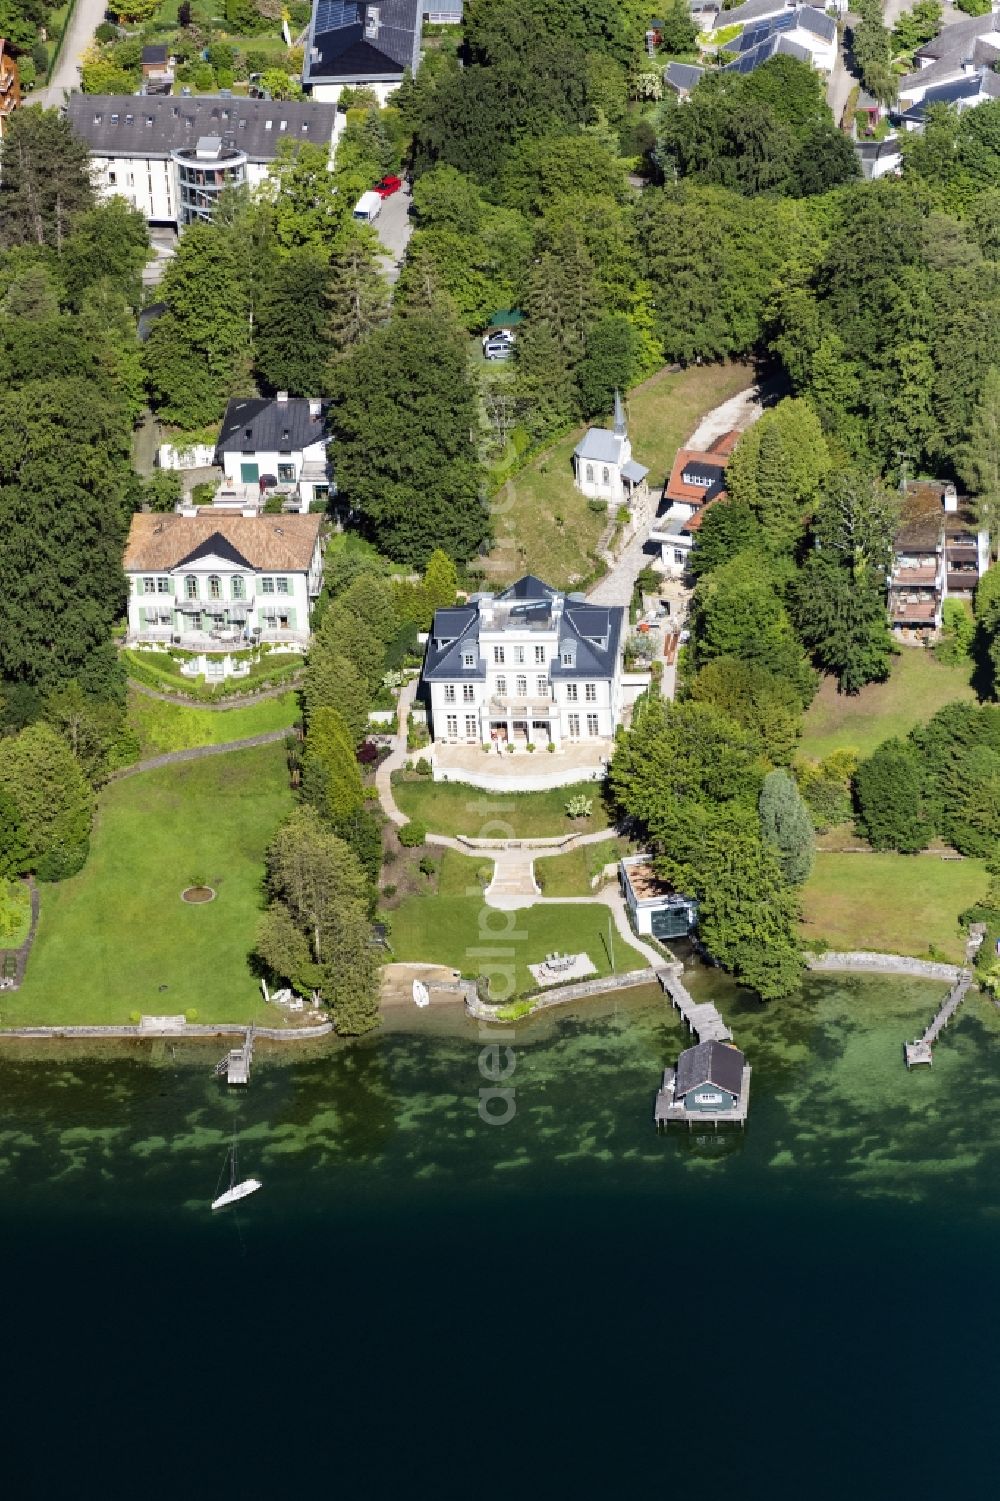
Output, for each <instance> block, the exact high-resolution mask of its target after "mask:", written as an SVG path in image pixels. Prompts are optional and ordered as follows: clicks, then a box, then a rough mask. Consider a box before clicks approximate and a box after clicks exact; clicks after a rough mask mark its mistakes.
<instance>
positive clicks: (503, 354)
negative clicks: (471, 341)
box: [483, 328, 514, 360]
mask: <svg viewBox="0 0 1000 1501" xmlns="http://www.w3.org/2000/svg"><path fill="white" fill-rule="evenodd" d="M513 353H514V335H513V334H512V333H511V331H510V329H509V328H498V329H494V331H493V332H492V333H489V334H484V335H483V355H484V357H485V358H486V359H488V360H509V359H510V357H511V355H512V354H513Z"/></svg>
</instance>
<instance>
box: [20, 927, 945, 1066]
mask: <svg viewBox="0 0 1000 1501" xmlns="http://www.w3.org/2000/svg"><path fill="white" fill-rule="evenodd" d="M805 958H806V973H807V974H808V975H810V976H818V977H820V978H822V977H823V976H824V975H827V976H829V977H830V978H833V977H834V976H835V975H837V974H846V973H854V974H861V975H870V976H872V978H876V977H878V978H883V979H889V980H892V979H900V980H903V979H921V980H928V981H934V980H939V981H944V980H951V979H952V976H953V975H957V974H958V973H959V972H960V971H961V969H962V968H963V967H962V966H959V965H950V964H941V963H938V962H934V961H930V960H925V959H916V958H907V957H905V956H903V955H899V954H880V953H876V952H873V951H854V952H850V953H846V952H845V953H841V952H838V951H833V950H828V951H827V952H826V953H824V954H808V955H806V956H805ZM697 967H698V966H696V968H697ZM399 968H400V969H410V970H417V971H419V970H427V969H438V970H439V972H440V971H443V970H444V966H431V965H418V964H412V965H410V964H406V965H403V964H401V965H400V966H399ZM449 973H453V972H449ZM613 979H615V980H618V981H620V982H621V983H619V984H617V985H615V984H612V983H611V981H612V980H613ZM657 984H658V980H657V976H656V974H655V973H654V971H653V970H652V969H648V970H645V971H642V972H641V978H640V972H639V971H634V972H631V973H626V974H623V975H620V976H614V977H612V976H610V975H609V976H605V977H603V978H602V979H601V980H600V981H598V982H597V983H595V982H594V981H590V982H589V983H588V982H584V983H583V984H571V985H567V986H564V987H560V988H559V989H556V990H554V991H552V992H542V993H541V994H536V995H535V996H533V997H531V998H530V999H531V1000H532V1002H533V1004H532V1006H531V1009H530V1011H527V1012H525V1013H524V1014H523V1015H520V1016H518V1017H516V1018H512V1019H511V1020H510V1021H507V1020H506V1019H501V1018H500V1017H498V1016H496V1015H495V1014H494V1012H495V1011H498V1010H500V1009H502V1008H500V1007H496V1008H492V1007H486V1006H484V1005H483V1004H482V1003H481V1002H480V1003H477V1004H474V1005H472V1006H470V1005H469V1001H468V996H467V993H465V987H464V985H463V984H461V983H460V984H457V985H456V984H455V983H454V981H452V983H451V984H448V983H447V982H445V983H444V984H442V983H441V982H440V981H438V983H437V984H435V983H434V980H433V979H432V980H431V987H432V994H433V993H434V991H436V992H437V994H436V996H435V997H434V999H433V1000H432V1004H431V1006H430V1008H429V1009H428V1011H427V1012H426V1013H425V1012H423V1011H421V1010H420V1009H419V1008H417V1007H415V1006H414V1005H413V1003H412V1001H410V1000H409V999H408V998H407V997H406V996H405V995H404V994H400V993H397V994H394V995H385V996H383V999H382V1003H381V1006H380V1016H381V1018H382V1020H383V1022H384V1023H385V1024H386V1025H384V1026H383V1027H382V1028H378V1029H376V1030H375V1031H373V1032H370V1033H366V1034H364V1036H363V1037H362V1038H361V1039H360V1040H361V1041H364V1040H365V1037H368V1038H371V1037H375V1036H377V1035H378V1031H379V1030H384V1031H387V1032H397V1031H401V1030H405V1031H412V1030H418V1031H423V1030H436V1028H427V1022H428V1021H429V1020H430V1019H431V1018H433V1017H437V1018H439V1019H440V1020H442V1021H443V1020H444V1019H445V1017H447V1019H448V1020H449V1021H450V1022H455V1021H456V1020H458V1019H459V1018H461V1019H462V1021H463V1022H477V1021H478V1022H481V1023H482V1022H485V1023H486V1024H491V1023H492V1024H496V1023H498V1022H502V1024H505V1025H512V1024H513V1023H514V1022H519V1023H520V1022H527V1021H530V1020H535V1019H536V1018H537V1017H538V1015H539V1013H542V1012H545V1011H549V1010H554V1009H555V1008H556V1007H568V1008H572V1007H573V1006H574V1004H581V1003H585V1002H587V1001H590V1000H599V999H602V998H603V997H605V996H610V995H617V994H618V993H619V992H621V993H622V994H623V995H627V994H628V993H629V992H632V993H634V992H635V991H636V990H639V989H644V988H645V986H647V985H657ZM414 1024H416V1027H414ZM245 1032H246V1025H245V1024H239V1023H235V1022H218V1023H215V1024H212V1023H207V1022H206V1023H190V1024H188V1025H186V1026H185V1027H184V1028H183V1029H177V1030H171V1029H168V1028H148V1027H139V1026H136V1025H131V1024H130V1025H121V1026H96V1025H95V1026H86V1025H75V1026H72V1025H70V1026H53V1027H46V1026H23V1027H3V1028H0V1059H2V1057H3V1044H4V1043H5V1042H6V1043H12V1044H15V1045H28V1044H35V1045H37V1046H38V1049H39V1052H38V1056H39V1058H42V1057H44V1056H45V1055H46V1053H48V1052H49V1050H50V1047H51V1044H53V1043H75V1044H77V1045H78V1050H79V1051H80V1052H82V1053H86V1052H87V1051H88V1050H89V1051H95V1050H97V1049H99V1048H101V1046H102V1045H104V1044H110V1045H111V1046H113V1047H114V1046H117V1045H118V1044H121V1043H141V1042H148V1043H153V1044H156V1043H170V1044H176V1043H184V1042H187V1043H207V1042H210V1041H213V1040H218V1041H223V1040H225V1039H229V1038H234V1037H235V1038H242V1037H243V1036H244V1034H245ZM254 1037H255V1039H256V1040H259V1041H261V1042H266V1043H277V1044H282V1043H287V1042H294V1043H312V1042H322V1041H326V1040H328V1039H333V1040H334V1041H337V1042H342V1043H349V1042H353V1041H357V1040H359V1039H355V1038H349V1037H343V1038H342V1037H339V1036H338V1034H337V1032H336V1030H335V1028H334V1025H333V1023H332V1022H331V1021H326V1022H321V1023H319V1024H316V1025H313V1026H308V1027H296V1028H294V1029H292V1028H287V1029H285V1028H277V1027H259V1026H256V1025H255V1026H254Z"/></svg>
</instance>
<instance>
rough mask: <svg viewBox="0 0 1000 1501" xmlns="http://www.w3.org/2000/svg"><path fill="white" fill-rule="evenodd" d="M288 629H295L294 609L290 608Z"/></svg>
mask: <svg viewBox="0 0 1000 1501" xmlns="http://www.w3.org/2000/svg"><path fill="white" fill-rule="evenodd" d="M288 629H289V630H290V631H294V630H295V629H296V625H295V611H294V610H291V609H290V610H289V611H288Z"/></svg>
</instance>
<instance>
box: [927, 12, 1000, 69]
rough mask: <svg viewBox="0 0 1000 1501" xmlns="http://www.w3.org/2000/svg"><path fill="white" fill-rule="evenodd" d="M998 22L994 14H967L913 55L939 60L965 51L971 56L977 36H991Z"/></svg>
mask: <svg viewBox="0 0 1000 1501" xmlns="http://www.w3.org/2000/svg"><path fill="white" fill-rule="evenodd" d="M998 24H1000V23H998V21H997V18H996V16H994V15H985V16H967V17H966V18H965V20H963V21H955V22H954V23H953V24H952V25H950V26H944V27H942V29H941V30H940V31H939V32H938V34H937V36H935V37H931V40H930V41H929V42H925V43H924V44H923V46H922V47H918V48H917V50H916V52H915V53H914V54H913V55H914V57H930V58H934V59H935V60H937V59H939V58H942V57H948V56H950V55H951V53H953V52H956V51H958V52H961V51H965V52H967V53H968V54H969V55H970V56H971V55H972V48H973V44H974V43H975V40H976V38H977V37H979V36H989V34H990V32H993V31H996V29H997V26H998Z"/></svg>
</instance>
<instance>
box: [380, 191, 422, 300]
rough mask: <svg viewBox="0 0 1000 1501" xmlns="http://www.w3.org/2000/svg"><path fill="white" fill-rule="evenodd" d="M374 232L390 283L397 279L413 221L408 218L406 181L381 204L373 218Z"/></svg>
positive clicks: (408, 204) (408, 199)
mask: <svg viewBox="0 0 1000 1501" xmlns="http://www.w3.org/2000/svg"><path fill="white" fill-rule="evenodd" d="M375 233H376V234H377V235H378V237H379V240H380V241H381V242H382V249H383V252H384V253H383V255H382V258H381V259H382V264H383V266H384V268H385V274H386V277H387V279H388V280H389V282H390V283H392V282H395V281H398V280H399V262H400V261H401V260H402V259H403V256H404V255H405V254H406V247H407V244H408V243H409V239H410V235H411V234H412V233H413V223H412V221H411V219H410V189H409V187H408V186H407V184H406V183H404V184H403V186H402V187H401V188H400V190H399V192H398V193H393V195H392V197H391V198H387V199H386V200H385V202H384V203H383V205H382V212H381V213H380V214H379V216H378V218H377V219H376V220H375Z"/></svg>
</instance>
